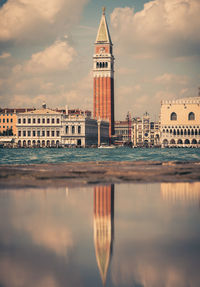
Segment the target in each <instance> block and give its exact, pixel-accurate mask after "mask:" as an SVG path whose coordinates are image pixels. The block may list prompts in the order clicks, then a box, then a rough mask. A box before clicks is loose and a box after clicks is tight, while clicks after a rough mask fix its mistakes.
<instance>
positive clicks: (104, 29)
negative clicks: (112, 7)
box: [93, 8, 114, 138]
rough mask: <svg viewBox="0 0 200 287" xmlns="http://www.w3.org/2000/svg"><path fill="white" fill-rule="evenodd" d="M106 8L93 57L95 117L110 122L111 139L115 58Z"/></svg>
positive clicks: (112, 132) (111, 133)
mask: <svg viewBox="0 0 200 287" xmlns="http://www.w3.org/2000/svg"><path fill="white" fill-rule="evenodd" d="M112 48H113V44H112V41H111V37H110V33H109V30H108V25H107V22H106V17H105V8H103V14H102V17H101V21H100V25H99V29H98V33H97V38H96V41H95V52H94V56H93V78H94V80H93V81H94V87H93V105H94V106H93V115H94V118H97V119H99V118H100V119H104V120H109V137H110V138H111V135H113V134H114V56H113V54H112Z"/></svg>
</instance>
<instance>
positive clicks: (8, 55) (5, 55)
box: [0, 52, 11, 59]
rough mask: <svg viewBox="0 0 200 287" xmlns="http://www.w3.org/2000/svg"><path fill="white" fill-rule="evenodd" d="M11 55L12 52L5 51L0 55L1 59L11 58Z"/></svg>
mask: <svg viewBox="0 0 200 287" xmlns="http://www.w3.org/2000/svg"><path fill="white" fill-rule="evenodd" d="M10 56H11V54H10V53H6V52H4V53H2V54H1V55H0V59H7V58H9V57H10Z"/></svg>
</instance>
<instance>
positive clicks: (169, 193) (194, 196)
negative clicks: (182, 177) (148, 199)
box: [161, 182, 200, 205]
mask: <svg viewBox="0 0 200 287" xmlns="http://www.w3.org/2000/svg"><path fill="white" fill-rule="evenodd" d="M161 193H162V197H163V199H164V200H166V201H168V202H169V203H173V204H174V203H181V204H186V205H190V204H192V205H197V204H198V205H200V183H199V182H193V183H189V182H178V183H161Z"/></svg>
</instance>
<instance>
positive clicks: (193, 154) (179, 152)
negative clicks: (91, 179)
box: [0, 148, 200, 164]
mask: <svg viewBox="0 0 200 287" xmlns="http://www.w3.org/2000/svg"><path fill="white" fill-rule="evenodd" d="M136 160H144V161H145V160H154V161H171V160H178V161H185V160H189V161H198V160H200V149H190V148H185V149H184V148H181V149H172V148H171V149H158V148H155V149H153V148H152V149H142V148H136V149H130V148H116V149H92V148H90V149H89V148H88V149H73V148H71V149H56V148H55V149H48V148H47V149H0V164H35V163H59V162H81V161H136Z"/></svg>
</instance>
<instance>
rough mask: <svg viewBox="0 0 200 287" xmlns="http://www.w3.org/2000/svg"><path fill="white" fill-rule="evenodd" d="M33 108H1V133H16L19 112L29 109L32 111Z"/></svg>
mask: <svg viewBox="0 0 200 287" xmlns="http://www.w3.org/2000/svg"><path fill="white" fill-rule="evenodd" d="M32 110H33V109H30V108H29V109H25V108H22V109H10V108H3V109H2V108H0V134H1V135H3V134H4V135H11V134H13V135H16V133H17V129H16V123H17V114H18V113H23V112H27V111H32Z"/></svg>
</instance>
